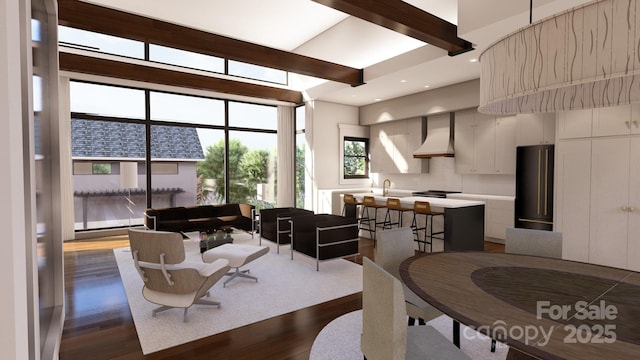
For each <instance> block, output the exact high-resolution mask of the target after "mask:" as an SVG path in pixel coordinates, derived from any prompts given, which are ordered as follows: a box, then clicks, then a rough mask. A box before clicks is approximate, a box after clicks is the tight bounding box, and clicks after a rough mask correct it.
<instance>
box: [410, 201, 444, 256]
mask: <svg viewBox="0 0 640 360" xmlns="http://www.w3.org/2000/svg"><path fill="white" fill-rule="evenodd" d="M419 215H424V216H425V218H424V227H418V219H417V217H418V216H419ZM434 216H442V218H443V219H444V213H443V212H440V211H432V210H431V204H429V202H428V201H416V202H414V203H413V221H412V222H411V228H413V233H414V234H415V236H416V237H415V239H414V240H415V241H416V242H417V243H418V250H420V244H423V245H424V250H420V251H423V252H426V251H427V244H429V252H431V251H433V244H432V243H433V238H434V235H439V234H444V229H443V230H442V231H438V232H433V217H434ZM427 225H429V227H428V226H427ZM421 230H422V231H424V237H423V238H422V239H421V238H420V233H419V231H421ZM427 230H429V236H428V238H429V241H427ZM436 239H444V236H443V237H442V238H439V237H436Z"/></svg>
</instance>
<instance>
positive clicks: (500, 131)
mask: <svg viewBox="0 0 640 360" xmlns="http://www.w3.org/2000/svg"><path fill="white" fill-rule="evenodd" d="M516 127H517V119H516V117H515V116H508V117H501V118H497V119H496V145H495V153H496V157H495V173H496V174H515V173H516Z"/></svg>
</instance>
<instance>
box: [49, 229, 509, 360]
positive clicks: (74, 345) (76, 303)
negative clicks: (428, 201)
mask: <svg viewBox="0 0 640 360" xmlns="http://www.w3.org/2000/svg"><path fill="white" fill-rule="evenodd" d="M123 246H128V240H127V238H126V236H123V237H111V238H104V239H97V240H92V241H86V240H85V241H71V242H67V243H65V246H64V247H65V255H64V258H65V300H66V320H65V326H64V331H63V334H62V344H61V346H60V359H62V360H65V359H123V360H124V359H216V360H218V359H220V360H222V359H233V360H243V359H247V360H248V359H252V360H256V359H291V360H302V359H304V360H306V359H308V358H309V352H310V351H311V345H312V344H313V340H314V339H315V337H316V335H317V334H318V333H319V332H320V330H321V329H322V328H323V327H324V326H325V325H326V324H327V323H329V322H330V321H331V320H333V319H335V318H336V317H338V316H340V315H342V314H345V313H347V312H350V311H353V310H357V309H360V308H361V307H362V293H358V294H353V295H349V296H346V297H343V298H339V299H336V300H333V301H329V302H326V303H323V304H319V305H316V306H312V307H309V308H305V309H302V310H298V311H295V312H292V313H289V314H285V315H282V316H278V317H276V318H272V319H268V320H265V321H261V322H258V323H254V324H251V325H249V326H245V327H242V328H239V329H235V330H230V331H227V332H224V333H221V334H218V335H214V336H210V337H207V338H204V339H200V340H197V341H194V342H191V343H188V344H184V345H181V346H177V347H173V348H170V349H167V350H164V351H160V352H157V353H153V354H149V355H146V356H145V355H143V354H142V349H141V348H140V344H139V342H138V336H137V334H136V329H135V327H134V325H133V319H132V317H131V312H130V310H129V305H128V303H127V297H126V295H125V291H124V286H123V285H122V280H121V279H120V274H119V272H118V267H117V265H116V261H115V258H114V256H113V251H112V249H113V248H117V247H123ZM485 251H494V252H503V251H504V245H500V244H494V243H489V242H485ZM373 253H374V249H373V242H372V241H371V240H368V239H361V240H360V254H361V255H362V256H367V257H370V258H373ZM357 262H358V263H361V257H358V259H357Z"/></svg>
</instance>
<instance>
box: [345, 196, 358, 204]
mask: <svg viewBox="0 0 640 360" xmlns="http://www.w3.org/2000/svg"><path fill="white" fill-rule="evenodd" d="M344 203H345V204H355V203H356V198H354V197H353V194H344Z"/></svg>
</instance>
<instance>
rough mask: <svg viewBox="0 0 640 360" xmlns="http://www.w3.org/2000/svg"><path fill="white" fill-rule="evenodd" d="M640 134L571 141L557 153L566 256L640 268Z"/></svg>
mask: <svg viewBox="0 0 640 360" xmlns="http://www.w3.org/2000/svg"><path fill="white" fill-rule="evenodd" d="M638 164H640V137H638V136H617V137H607V138H591V139H580V140H566V141H562V142H560V143H559V144H558V147H557V156H556V169H557V171H558V173H557V179H556V211H557V212H556V230H558V231H561V232H562V233H563V240H562V242H563V246H562V247H563V258H565V259H570V260H578V261H587V262H590V263H595V264H601V265H606V266H613V267H619V268H626V269H632V270H640V211H638V208H640V189H639V188H638V184H640V169H639V168H638Z"/></svg>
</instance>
